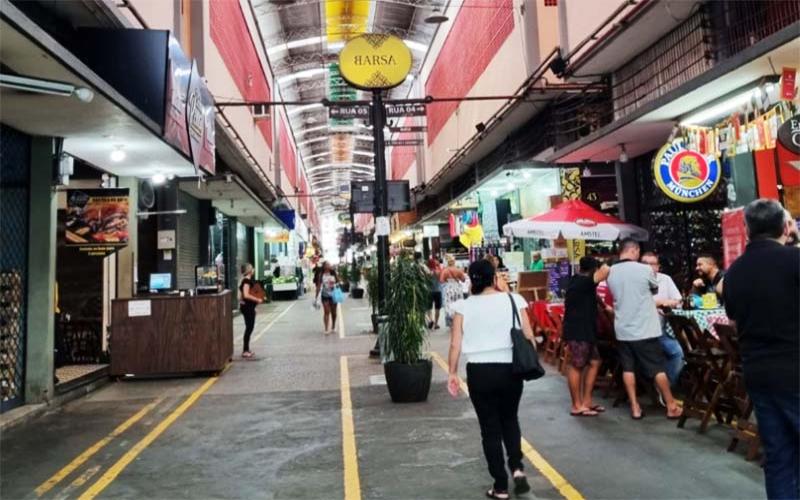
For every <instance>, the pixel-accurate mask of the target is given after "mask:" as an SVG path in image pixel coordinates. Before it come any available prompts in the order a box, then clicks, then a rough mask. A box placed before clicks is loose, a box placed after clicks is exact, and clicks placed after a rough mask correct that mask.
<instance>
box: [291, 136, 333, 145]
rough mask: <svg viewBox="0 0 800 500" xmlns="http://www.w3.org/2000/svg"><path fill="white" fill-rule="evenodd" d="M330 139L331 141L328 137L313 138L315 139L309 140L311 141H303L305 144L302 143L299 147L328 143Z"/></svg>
mask: <svg viewBox="0 0 800 500" xmlns="http://www.w3.org/2000/svg"><path fill="white" fill-rule="evenodd" d="M328 139H329V137H328V136H325V137H315V138H313V139H309V140H307V141H303V142H301V143H300V144H298V146H305V145H306V144H313V143H315V142H322V141H327V140H328Z"/></svg>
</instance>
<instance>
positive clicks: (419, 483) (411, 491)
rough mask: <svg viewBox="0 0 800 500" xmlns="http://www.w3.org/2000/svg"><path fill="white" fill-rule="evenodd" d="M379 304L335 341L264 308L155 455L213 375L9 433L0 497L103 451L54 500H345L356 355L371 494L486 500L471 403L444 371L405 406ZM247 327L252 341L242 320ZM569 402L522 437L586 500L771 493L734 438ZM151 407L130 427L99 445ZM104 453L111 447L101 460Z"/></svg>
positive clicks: (363, 475) (561, 384) (311, 314)
mask: <svg viewBox="0 0 800 500" xmlns="http://www.w3.org/2000/svg"><path fill="white" fill-rule="evenodd" d="M367 305H368V304H367V302H366V301H358V300H348V301H346V303H345V304H344V306H343V309H344V310H343V316H344V319H345V323H344V325H345V327H344V329H343V331H341V332H340V334H337V335H331V336H327V337H323V335H322V323H321V320H320V316H321V313H320V312H318V311H316V310H314V309H313V308H312V306H311V301H310V300H309V299H304V300H300V301H297V302H277V303H274V304H269V305H266V306H262V307H260V308H259V316H258V323H257V326H256V330H255V333H254V336H255V337H256V338H257V340H256V341H255V343H254V344H253V349H254V350H255V351H256V354H257V358H256V359H254V360H241V359H240V358H239V357H238V355H237V357H236V359H235V360H234V362H233V363H232V365H231V367H230V368H229V369H228V370H227V371H226V372H225V373H224V374H223V375H222V376H221V377H220V378H219V379H218V381H217V382H216V383H215V384H214V385H212V386H211V387H210V389H208V391H207V392H205V393H204V394H202V395H201V396H200V397H199V398H198V399H197V400H196V402H195V403H194V404H193V405H192V406H191V407H189V408H188V409H186V411H185V412H184V413H182V414H181V415H180V416H178V417H177V419H175V420H174V422H172V423H171V425H169V426H167V427H166V428H165V429H163V433H161V434H160V435H158V436H157V437H156V438H155V439H154V440H152V442H149V440H148V442H149V444H148V443H147V442H146V443H144V444H143V443H142V440H143V439H144V438H146V436H148V434H150V433H152V432H153V431H154V430H155V431H157V430H159V429H161V428H164V426H165V419H167V420H166V421H167V422H168V421H169V416H170V415H171V414H172V412H173V411H174V410H176V409H178V408H179V406H180V405H181V404H182V403H183V402H184V401H186V399H187V397H188V396H189V395H190V394H192V393H193V392H194V391H196V390H197V389H198V388H200V387H201V386H202V385H203V384H204V383H205V382H206V381H207V380H208V379H207V378H185V379H172V380H148V381H125V382H117V383H113V384H110V385H108V386H106V387H104V388H103V389H101V390H99V391H97V392H95V393H92V394H90V395H89V396H87V397H84V398H82V399H79V400H77V401H74V402H72V403H69V404H67V405H65V406H63V407H61V408H59V409H58V410H56V411H54V412H51V413H49V414H46V415H43V416H41V417H39V418H36V419H34V420H32V421H30V422H27V423H24V424H21V425H19V426H16V427H14V428H12V429H10V430H8V431H6V432H4V433H3V435H2V436H0V447H1V448H0V466H1V467H2V469H1V471H2V474H0V476H1V477H0V497H2V498H3V499H16V498H36V497H37V494H36V492H35V490H36V488H37V487H39V486H40V485H41V484H42V483H44V482H45V481H47V480H48V478H51V477H52V476H53V475H54V474H56V473H57V472H58V471H60V470H62V468H63V467H65V466H66V465H67V464H69V463H70V462H72V461H73V460H74V459H75V458H76V457H78V456H79V455H80V454H81V453H83V452H84V451H85V450H87V449H90V448H91V447H93V446H94V448H91V449H92V450H95V453H94V454H92V455H91V457H89V458H88V459H86V460H85V461H83V463H81V464H80V465H79V466H77V467H76V468H75V469H74V470H72V471H69V474H65V475H64V477H63V479H61V480H60V481H58V482H57V483H56V484H54V485H53V487H52V488H51V489H49V491H47V492H46V493H44V495H43V496H44V497H45V498H77V497H79V496H81V495H82V494H84V493H85V492H87V491H96V490H92V488H96V484H97V483H98V480H100V479H101V478H102V477H104V475H107V474H109V473H110V472H115V473H117V472H118V475H116V476H115V477H113V478H112V480H111V481H110V483H108V484H107V486H106V487H105V488H104V489H103V490H102V491H101V492H100V493H99V497H100V498H131V499H133V498H136V499H138V498H149V499H162V498H163V499H172V498H247V499H250V498H308V499H328V498H331V499H335V498H343V497H344V493H345V490H344V480H343V468H344V460H343V452H342V450H343V442H342V436H343V432H342V412H341V404H342V400H341V392H340V385H341V384H340V358H341V357H342V356H347V357H348V358H347V359H348V364H349V381H350V386H351V392H350V393H351V398H352V405H353V423H354V429H355V441H356V447H357V457H358V460H357V465H358V477H359V479H360V486H361V497H362V498H365V499H384V498H385V499H428V498H429V499H445V498H448V499H468V498H475V499H478V498H482V497H483V491H484V490H485V489H486V488H487V487H488V486H489V485H490V483H491V481H490V478H489V476H488V473H487V472H486V466H485V462H484V459H483V456H482V453H481V446H480V436H479V430H478V424H477V420H476V418H475V414H474V412H473V410H472V406H471V404H470V402H469V400H468V399H467V398H466V397H465V396H461V397H460V398H457V399H453V398H451V397H450V396H449V395H448V394H447V391H446V390H445V380H446V377H445V373H444V371H443V370H442V369H441V368H440V367H439V366H438V365H436V364H434V383H433V386H432V388H431V394H430V397H429V400H428V401H427V402H426V403H422V404H415V405H395V404H392V403H391V402H390V401H389V397H388V394H387V391H386V387H385V386H384V385H382V384H381V377H380V375H381V374H382V369H381V366H380V365H379V364H378V363H377V362H375V361H372V360H369V359H368V358H367V357H366V356H365V354H366V353H367V351H368V350H369V348H370V347H371V346H372V344H373V342H374V337H372V336H369V335H366V334H365V331H366V330H367V329H368V328H369V323H370V321H369V310H368V309H367ZM235 321H236V324H235V331H236V332H237V333H236V335H237V339H239V338H240V337H241V332H242V329H243V328H242V325H241V319H239V318H237V319H236V320H235ZM442 323H443V321H442ZM340 335H341V336H340ZM430 349H431V350H433V351H435V352H438V353H439V354H440V355H441V356H442V357H446V354H447V332H446V330H445V329H444V328H442V329H441V330H437V331H435V332H433V333H432V334H431V337H430ZM239 350H240V344H239V343H238V342H237V348H236V351H237V352H238V351H239ZM568 401H569V399H568V395H567V391H566V384H565V380H564V379H563V377H561V376H560V375H558V374H556V373H553V374H550V375H548V376H547V377H545V378H544V379H542V380H539V381H536V382H531V383H528V384H526V389H525V394H524V396H523V403H522V405H521V414H520V420H521V424H522V430H523V435H524V437H525V438H526V439H527V440H528V441H529V442H530V443H531V444H532V446H533V447H534V448H535V449H536V451H538V452H539V453H540V454H541V455H542V457H543V458H544V459H545V460H546V461H547V462H549V464H550V466H552V468H553V469H555V471H557V472H558V473H560V474H561V476H563V477H564V479H565V480H566V481H567V482H569V483H570V484H571V485H572V486H573V487H574V488H575V489H576V490H577V491H578V492H580V494H582V495H583V496H584V497H586V498H607V499H617V498H626V499H627V498H630V499H640V498H659V499H673V498H720V499H722V498H725V499H732V498H741V499H751V498H763V497H764V496H765V495H764V491H763V479H762V471H761V469H760V468H759V467H758V466H757V465H756V464H754V463H750V462H747V461H745V460H744V457H743V456H742V454H741V453H727V452H726V451H725V447H726V446H727V442H728V434H727V431H726V430H725V429H724V428H721V427H713V426H712V428H711V429H710V430H709V432H708V433H707V434H706V435H698V434H697V433H696V432H695V430H696V428H697V423H696V422H693V421H691V420H690V421H689V422H688V423H687V428H686V429H678V428H676V427H675V423H674V422H671V421H667V420H666V419H664V418H663V417H662V416H661V414H660V412H658V411H657V410H656V409H653V408H651V409H650V412H649V416H648V417H647V418H645V419H644V420H643V421H640V422H635V421H632V420H631V419H630V418H629V417H628V414H627V410H626V409H625V408H619V409H610V410H609V412H608V413H606V414H605V415H603V416H602V417H600V418H594V419H591V418H572V417H569V416H568V415H567V411H568V405H569V403H568ZM151 403H155V405H154V406H153V408H152V410H151V411H149V412H148V413H147V414H146V415H145V416H144V417H142V418H141V419H139V420H138V421H136V422H135V423H134V424H133V425H131V426H130V428H128V429H125V430H124V432H121V433H119V435H115V436H113V437H112V438H111V439H107V440H106V441H105V442H102V441H101V440H103V438H105V437H107V436H108V435H109V434H110V433H112V431H114V429H115V428H117V426H119V425H120V424H121V423H123V422H125V421H126V420H127V419H129V418H130V417H131V416H132V415H134V414H136V413H137V412H139V411H140V410H141V409H142V407H144V406H145V405H148V404H151ZM606 403H610V402H606ZM159 426H160V427H159ZM99 441H101V443H100V444H103V443H105V444H104V445H103V446H101V447H99V448H98V444H97V443H98V442H99ZM134 452H139V453H138V454H137V453H134ZM126 454H127V455H126ZM125 457H128V459H130V460H127V461H126V459H125ZM121 459H122V460H123V461H125V463H124V464H123V465H122V466H120V463H121V462H120V460H121ZM526 467H527V468H528V474H529V478H530V482H531V485H532V487H533V491H532V492H531V494H530V495H528V498H552V499H559V498H563V496H562V495H561V494H560V493H559V491H558V490H557V488H556V486H554V485H553V484H552V483H551V481H550V480H548V479H547V478H546V477H545V476H544V475H543V474H542V473H541V472H539V471H538V470H537V469H535V468H534V467H532V466H531V465H530V464H529V463H527V462H526Z"/></svg>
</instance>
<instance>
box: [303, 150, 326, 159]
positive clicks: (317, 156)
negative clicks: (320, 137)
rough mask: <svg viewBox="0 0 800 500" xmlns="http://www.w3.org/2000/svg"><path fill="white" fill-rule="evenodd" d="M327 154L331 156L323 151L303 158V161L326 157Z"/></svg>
mask: <svg viewBox="0 0 800 500" xmlns="http://www.w3.org/2000/svg"><path fill="white" fill-rule="evenodd" d="M329 154H331V152H330V151H325V152H324V153H317V154H315V155H311V156H304V157H303V159H304V160H313V159H314V158H319V157H321V156H327V155H329Z"/></svg>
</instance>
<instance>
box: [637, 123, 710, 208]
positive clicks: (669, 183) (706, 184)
mask: <svg viewBox="0 0 800 500" xmlns="http://www.w3.org/2000/svg"><path fill="white" fill-rule="evenodd" d="M721 175H722V172H721V171H720V167H719V161H718V160H717V157H716V156H715V155H713V154H710V155H702V154H700V153H698V152H697V151H692V150H690V149H687V148H686V146H685V145H684V142H683V140H682V139H676V140H675V141H673V142H671V143H667V144H666V145H665V146H664V147H662V148H661V149H660V150H659V152H658V154H656V157H655V158H654V159H653V176H654V177H655V179H656V184H657V185H658V187H659V188H661V190H662V191H664V193H665V194H666V195H667V196H669V197H670V198H672V199H673V200H676V201H680V202H683V203H693V202H695V201H700V200H702V199H704V198H706V197H708V196H709V195H710V194H711V193H712V192H714V189H715V188H716V187H717V185H718V184H719V180H720V177H721Z"/></svg>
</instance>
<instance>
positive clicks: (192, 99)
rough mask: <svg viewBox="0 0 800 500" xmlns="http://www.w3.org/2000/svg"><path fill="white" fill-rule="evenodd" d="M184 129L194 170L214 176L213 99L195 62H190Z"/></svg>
mask: <svg viewBox="0 0 800 500" xmlns="http://www.w3.org/2000/svg"><path fill="white" fill-rule="evenodd" d="M186 128H187V129H188V130H189V145H190V149H191V152H192V163H194V167H195V170H198V169H202V170H203V171H204V172H205V173H207V174H209V175H214V172H215V170H216V166H215V163H214V99H213V97H212V96H211V93H210V92H209V91H208V88H207V86H206V82H205V81H204V80H203V78H202V77H201V76H200V72H199V71H198V70H197V61H193V62H192V70H191V78H190V79H189V95H188V98H187V100H186Z"/></svg>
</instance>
